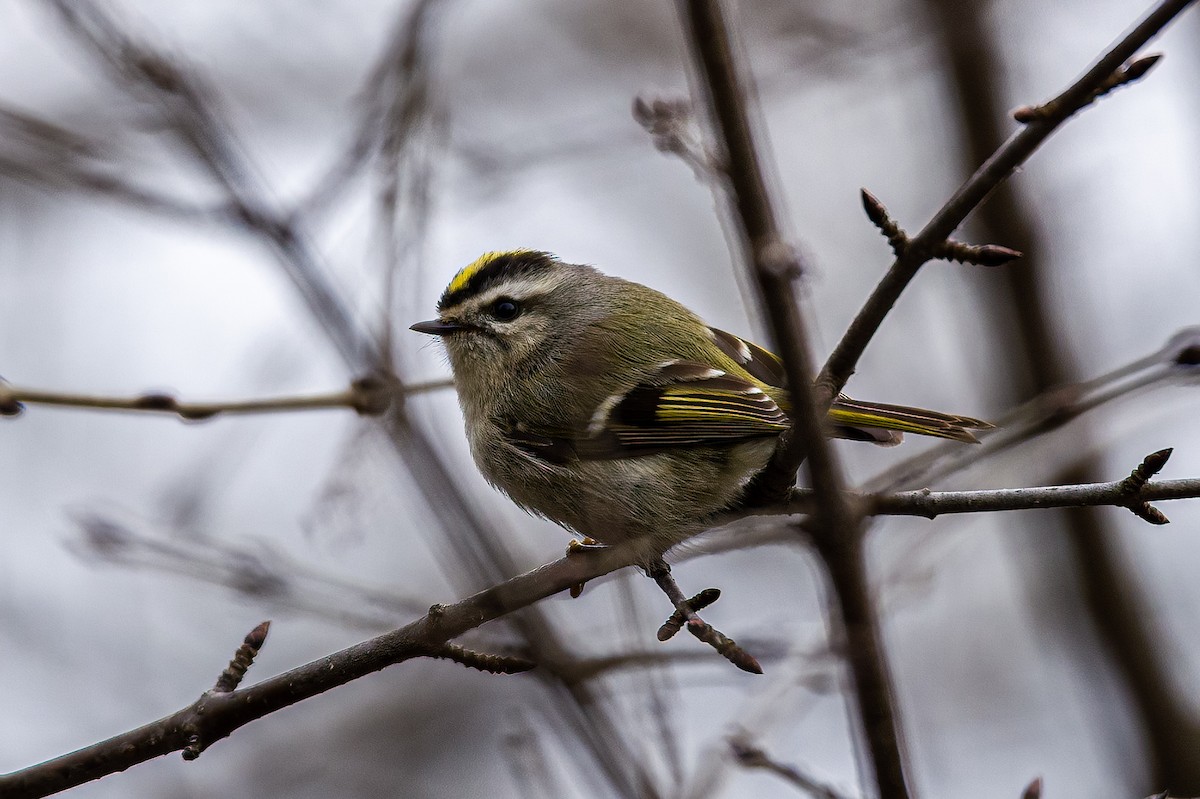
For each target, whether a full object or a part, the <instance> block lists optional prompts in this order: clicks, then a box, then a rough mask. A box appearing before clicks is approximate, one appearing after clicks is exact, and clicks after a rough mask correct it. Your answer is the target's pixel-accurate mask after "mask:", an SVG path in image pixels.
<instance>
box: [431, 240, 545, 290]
mask: <svg viewBox="0 0 1200 799" xmlns="http://www.w3.org/2000/svg"><path fill="white" fill-rule="evenodd" d="M531 252H533V250H528V249H525V250H496V251H493V252H485V253H484V254H483V255H481V256H479V257H478V258H476V259H475V260H474V261H472V262H471V263H469V264H467V265H466V266H464V267H463V268H462V269H460V270H458V274H457V275H455V276H454V278H453V279H452V280H451V281H450V285H449V286H447V287H446V293H447V294H453V293H454V292H456V291H458V290H459V289H461V288H463V287H465V286H466V285H467V283H469V282H470V281H471V278H473V277H475V275H477V274H478V273H479V272H481V271H483V270H484V269H486V268H487V267H488V265H489V264H491V263H493V262H495V261H496V260H498V259H500V258H503V257H505V256H512V255H527V254H529V253H531Z"/></svg>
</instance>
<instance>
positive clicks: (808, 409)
mask: <svg viewBox="0 0 1200 799" xmlns="http://www.w3.org/2000/svg"><path fill="white" fill-rule="evenodd" d="M680 8H681V13H682V15H683V18H684V22H685V25H686V28H687V31H688V34H689V39H690V42H691V47H692V50H693V52H694V54H695V58H696V60H697V62H698V64H699V66H700V69H701V71H702V73H703V76H704V86H705V88H706V94H707V100H708V105H709V108H710V111H711V115H712V117H713V119H714V121H715V123H716V129H717V131H718V136H719V140H720V141H721V143H722V145H723V149H724V151H725V154H726V157H727V158H728V170H727V172H728V178H729V186H730V189H731V194H732V198H731V199H732V203H733V205H734V207H735V211H736V214H735V218H736V219H737V220H738V222H739V223H740V225H741V234H742V235H741V237H740V238H741V243H742V247H743V257H742V260H743V261H744V262H745V263H746V264H748V265H750V266H751V268H752V269H753V273H754V276H755V279H756V281H757V284H758V288H759V298H760V301H761V304H762V307H763V308H764V309H765V310H766V312H767V318H768V320H769V322H770V326H771V330H772V332H773V333H774V338H775V343H776V345H777V346H778V352H779V353H780V355H781V356H782V359H783V365H784V372H785V374H786V375H787V379H788V385H789V386H790V387H791V398H792V409H791V418H792V429H791V430H790V431H788V433H786V434H785V435H783V436H782V437H781V440H780V443H779V444H778V445H777V446H776V448H775V451H774V453H773V454H772V457H771V461H770V463H769V464H768V465H767V467H766V468H765V469H764V470H763V471H762V472H761V473H760V474H759V475H757V476H756V477H755V479H754V482H753V484H752V485H751V488H750V490H749V491H748V495H749V496H748V501H749V502H751V503H753V502H757V501H761V500H763V499H770V498H775V497H778V496H781V495H783V494H784V493H785V492H786V491H787V490H788V489H790V488H791V487H792V486H793V485H794V484H795V480H796V470H797V469H798V468H799V466H800V464H801V462H802V461H804V459H805V458H806V457H807V458H808V472H809V477H810V480H811V482H812V486H813V490H814V492H815V494H816V496H817V499H818V501H817V505H816V518H815V522H816V523H815V525H814V528H815V533H814V536H813V538H814V542H815V543H816V548H817V552H818V553H819V554H820V556H821V559H822V561H823V562H824V565H825V567H826V570H827V571H828V574H829V580H830V583H831V586H832V589H833V590H832V596H833V598H834V600H835V602H836V605H837V608H836V610H837V616H836V618H832V619H831V620H830V621H831V625H832V626H833V627H834V628H835V629H837V628H838V625H839V623H840V626H841V635H844V637H845V639H846V640H845V641H844V642H842V641H838V642H837V645H836V646H835V648H839V649H841V651H843V652H844V653H845V655H846V657H847V659H848V661H849V663H850V671H851V673H852V675H853V682H854V687H855V698H856V699H857V702H855V705H856V710H857V711H858V714H859V719H860V721H861V725H862V726H861V729H862V730H863V733H864V735H865V737H866V741H867V749H868V750H869V753H870V773H871V777H873V779H874V782H875V784H876V785H877V786H878V788H879V791H880V794H881V795H882V796H883V797H884V799H906V798H907V796H908V788H907V786H906V785H905V782H904V769H903V761H902V758H901V754H900V743H899V739H898V733H897V727H896V719H895V711H894V709H893V703H892V696H891V687H890V686H889V684H888V675H887V670H886V666H885V665H884V662H883V652H882V648H881V644H880V636H879V631H878V621H877V619H876V616H875V611H874V608H873V607H872V603H871V595H870V590H869V586H868V582H867V575H866V566H865V563H864V559H863V554H864V553H863V541H862V524H861V517H860V516H857V515H856V514H855V513H854V509H853V508H852V507H851V506H850V505H849V503H848V502H847V501H846V498H845V496H844V495H843V492H842V486H843V478H842V475H841V470H840V467H839V464H838V462H837V459H836V456H835V453H834V451H833V449H832V447H831V446H830V445H829V442H828V441H827V440H826V439H825V427H824V422H825V411H826V409H827V408H828V407H829V404H830V403H831V402H832V399H833V395H832V393H830V395H829V396H828V397H825V396H820V397H818V395H817V392H816V391H814V389H813V383H812V376H813V367H812V362H811V356H810V350H809V346H808V341H807V332H806V329H805V326H804V320H803V318H802V316H801V313H800V306H799V303H798V302H797V300H796V295H795V292H794V290H793V286H792V281H793V279H794V278H796V277H797V276H799V274H800V273H801V272H802V271H803V269H802V264H801V263H800V259H799V256H798V254H797V253H796V252H795V250H794V249H792V248H791V247H789V246H787V245H786V244H785V242H784V240H783V236H782V234H781V232H780V226H779V223H778V216H777V214H776V211H775V209H774V208H773V206H772V204H771V200H770V197H769V194H768V191H767V185H766V179H765V177H764V170H763V167H762V161H761V159H760V154H759V152H758V150H757V149H756V148H755V143H754V137H753V133H752V131H751V127H750V122H749V116H748V113H747V110H746V104H745V94H744V92H746V91H747V87H749V85H750V84H749V82H748V81H745V80H742V79H739V77H738V73H737V64H736V59H735V56H734V50H733V44H732V41H731V38H730V35H729V31H728V28H727V26H726V23H725V19H724V16H723V14H722V10H721V5H720V2H719V0H684V1H683V2H681V4H680ZM835 637H839V636H837V635H836V634H835ZM843 643H844V647H843V646H842V644H843Z"/></svg>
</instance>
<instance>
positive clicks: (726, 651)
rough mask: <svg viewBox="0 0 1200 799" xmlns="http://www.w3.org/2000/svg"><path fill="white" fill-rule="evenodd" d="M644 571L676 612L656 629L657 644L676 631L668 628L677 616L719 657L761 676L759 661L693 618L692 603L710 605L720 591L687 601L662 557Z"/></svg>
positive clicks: (730, 640) (710, 591)
mask: <svg viewBox="0 0 1200 799" xmlns="http://www.w3.org/2000/svg"><path fill="white" fill-rule="evenodd" d="M644 568H645V570H646V576H648V577H650V578H651V579H653V580H654V582H656V583H657V584H658V587H659V588H661V589H662V592H663V593H664V594H666V595H667V598H669V599H670V600H671V604H673V605H674V606H675V613H673V614H672V615H671V618H670V619H667V621H666V623H665V624H663V626H662V627H660V628H659V630H658V639H659V640H660V641H665V640H666V639H667V638H670V637H671V636H672V635H674V634H675V632H677V631H678V627H675V629H674V630H672V629H671V627H672V626H674V625H673V622H674V621H675V619H676V616H678V617H680V618H682V619H684V623H685V624H686V625H687V628H688V632H690V633H691V634H692V635H694V636H696V637H697V638H699V639H700V640H701V641H703V642H704V643H706V644H708V645H709V646H711V647H712V648H713V649H715V650H717V653H718V654H720V655H721V657H723V658H725V659H726V660H728V661H729V662H730V663H732V664H733V665H735V666H737V667H738V668H739V669H741V670H742V671H748V672H750V673H751V674H762V673H763V671H762V666H760V665H759V664H758V661H757V660H755V659H754V656H753V655H751V654H750V653H749V652H747V651H746V650H744V649H742V648H741V647H740V646H738V645H737V643H736V642H734V640H733V639H732V638H729V637H728V636H726V635H725V634H724V633H722V632H721V631H720V630H718V629H716V628H715V627H713V626H712V625H711V624H709V623H708V622H706V621H705V620H704V619H702V618H700V617H699V616H698V615H696V610H695V608H694V607H693V606H692V602H695V601H703V600H710V601H708V602H707V603H706V604H712V602H716V601H717V598H718V597H719V596H720V595H721V593H720V591H717V590H716V589H715V588H710V589H708V590H706V591H701V592H700V593H699V594H697V595H696V596H694V597H692V598H691V599H688V598H686V597H684V595H683V592H682V591H680V590H679V585H678V583H676V582H675V578H674V577H672V576H671V567H670V566H668V565H667V562H666V561H665V560H663V559H662V558H661V557H660V558H657V559H655V560H654V561H653V562H651V563H650V564H649V565H647V566H645V567H644ZM664 633H665V634H666V637H665V638H664V637H663V636H664Z"/></svg>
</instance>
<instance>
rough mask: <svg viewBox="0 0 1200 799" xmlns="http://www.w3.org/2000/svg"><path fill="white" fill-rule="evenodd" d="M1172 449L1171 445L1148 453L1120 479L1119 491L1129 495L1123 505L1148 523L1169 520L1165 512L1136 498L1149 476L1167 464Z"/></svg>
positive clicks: (1164, 522) (1160, 522) (1166, 522)
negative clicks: (1126, 475)
mask: <svg viewBox="0 0 1200 799" xmlns="http://www.w3.org/2000/svg"><path fill="white" fill-rule="evenodd" d="M1173 451H1174V450H1173V449H1172V448H1171V447H1167V448H1166V449H1160V450H1158V451H1157V452H1152V453H1150V454H1149V455H1147V456H1146V457H1145V458H1143V459H1142V462H1141V463H1139V464H1138V466H1137V468H1136V469H1134V470H1133V471H1132V472H1130V474H1129V476H1128V477H1126V478H1125V479H1124V480H1122V481H1121V486H1120V490H1121V493H1122V494H1124V495H1126V496H1127V497H1129V499H1128V500H1127V501H1126V502H1125V503H1124V506H1125V507H1126V508H1128V509H1129V510H1130V511H1131V512H1132V513H1133V515H1134V516H1137V517H1138V518H1139V519H1142V520H1143V521H1147V522H1149V523H1150V524H1169V523H1170V521H1171V520H1170V519H1168V518H1167V516H1166V514H1165V513H1163V512H1162V511H1160V510H1159V509H1158V508H1156V507H1154V506H1153V505H1151V504H1150V503H1149V502H1146V501H1144V500H1140V499H1138V496H1139V495H1140V494H1141V491H1142V489H1143V488H1144V487H1145V486H1146V483H1148V482H1150V478H1151V477H1153V476H1154V475H1156V474H1158V473H1159V472H1160V471H1162V468H1163V467H1164V466H1166V465H1167V461H1168V460H1169V459H1170V457H1171V453H1172V452H1173Z"/></svg>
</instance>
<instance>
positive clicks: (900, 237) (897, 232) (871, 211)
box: [861, 189, 909, 258]
mask: <svg viewBox="0 0 1200 799" xmlns="http://www.w3.org/2000/svg"><path fill="white" fill-rule="evenodd" d="M861 192H862V204H863V210H865V211H866V212H867V219H869V220H871V224H873V225H874V226H875V227H877V228H879V232H880V233H882V234H883V235H884V236H885V237H886V238H887V242H888V244H889V245H890V246H891V248H892V252H893V253H895V255H896V257H897V258H900V257H901V256H903V255H904V251H905V250H906V249H907V248H908V242H909V236H908V234H907V233H905V232H904V229H903V228H901V227H900V225H899V224H898V223H897V222H896V221H895V220H894V219H892V217H891V215H890V214H889V213H888V210H887V208H886V207H885V206H884V204H883V203H882V202H880V200H879V198H878V197H876V196H875V195H874V194H872V193H871V192H869V191H867V190H866V189H861Z"/></svg>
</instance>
